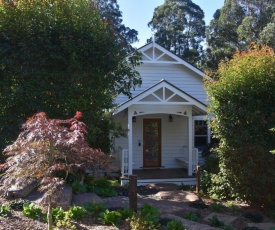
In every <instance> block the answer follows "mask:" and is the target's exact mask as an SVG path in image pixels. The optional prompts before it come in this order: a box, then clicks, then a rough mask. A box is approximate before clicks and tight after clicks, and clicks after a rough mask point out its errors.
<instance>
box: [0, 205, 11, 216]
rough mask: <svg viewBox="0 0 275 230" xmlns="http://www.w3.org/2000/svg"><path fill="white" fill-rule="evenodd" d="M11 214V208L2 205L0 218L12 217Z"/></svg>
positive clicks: (0, 206)
mask: <svg viewBox="0 0 275 230" xmlns="http://www.w3.org/2000/svg"><path fill="white" fill-rule="evenodd" d="M10 215H11V212H10V210H9V206H8V205H0V216H4V217H7V216H10Z"/></svg>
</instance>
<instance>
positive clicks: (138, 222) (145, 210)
mask: <svg viewBox="0 0 275 230" xmlns="http://www.w3.org/2000/svg"><path fill="white" fill-rule="evenodd" d="M129 221H130V226H131V228H132V230H150V229H158V227H159V225H160V224H159V212H158V210H157V209H156V208H155V207H152V206H150V205H149V204H144V205H143V206H142V207H141V208H140V209H139V211H138V213H136V214H134V215H133V217H132V218H130V220H129Z"/></svg>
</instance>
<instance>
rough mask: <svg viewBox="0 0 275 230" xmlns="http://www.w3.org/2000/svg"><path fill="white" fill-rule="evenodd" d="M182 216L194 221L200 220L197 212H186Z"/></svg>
mask: <svg viewBox="0 0 275 230" xmlns="http://www.w3.org/2000/svg"><path fill="white" fill-rule="evenodd" d="M183 218H184V219H187V220H191V221H195V222H199V221H200V217H199V214H198V213H195V212H186V213H184V215H183Z"/></svg>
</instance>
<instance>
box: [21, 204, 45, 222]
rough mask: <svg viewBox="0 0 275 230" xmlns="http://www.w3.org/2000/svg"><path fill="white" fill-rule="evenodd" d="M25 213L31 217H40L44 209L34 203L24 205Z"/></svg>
mask: <svg viewBox="0 0 275 230" xmlns="http://www.w3.org/2000/svg"><path fill="white" fill-rule="evenodd" d="M23 215H25V216H27V217H29V218H33V219H34V218H39V217H42V209H41V207H36V205H35V204H34V203H30V204H27V203H25V204H24V205H23Z"/></svg>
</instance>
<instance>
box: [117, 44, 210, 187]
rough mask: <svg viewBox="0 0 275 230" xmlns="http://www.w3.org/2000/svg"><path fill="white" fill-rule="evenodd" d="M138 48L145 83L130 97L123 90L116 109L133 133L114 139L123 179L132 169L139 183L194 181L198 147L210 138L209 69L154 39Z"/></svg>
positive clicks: (139, 67) (206, 142) (140, 70)
mask: <svg viewBox="0 0 275 230" xmlns="http://www.w3.org/2000/svg"><path fill="white" fill-rule="evenodd" d="M139 51H140V52H141V53H142V62H143V64H142V65H140V66H138V67H136V69H137V70H138V71H139V73H140V76H141V78H142V85H141V87H139V88H137V89H135V90H133V91H132V98H131V99H129V98H128V97H126V96H124V95H119V96H118V98H117V99H116V103H117V104H118V105H119V106H118V107H117V109H116V111H115V112H114V117H115V120H116V121H117V122H120V123H121V124H122V125H123V127H124V128H128V130H129V131H128V138H118V139H116V140H115V153H116V154H117V156H118V158H119V164H120V168H121V174H122V177H121V181H122V184H123V183H125V182H126V181H127V180H128V176H129V175H132V174H135V175H138V184H139V185H140V184H148V183H157V182H161V183H163V182H166V183H167V182H170V183H177V184H180V183H184V184H194V183H195V181H196V180H195V177H194V176H192V175H193V172H194V170H195V169H196V166H197V164H198V151H199V150H201V148H203V147H205V146H206V145H207V144H208V143H209V142H210V138H211V137H210V131H209V129H208V128H207V124H206V122H205V121H204V117H205V115H206V97H207V96H206V92H205V90H204V88H203V77H204V74H203V72H201V71H200V70H199V69H197V68H196V67H194V66H192V65H190V64H189V63H187V62H186V61H184V60H182V59H181V58H179V57H178V56H176V55H174V54H173V53H171V52H170V51H168V50H166V49H164V48H163V47H161V46H160V45H158V44H156V43H154V42H152V43H149V44H147V45H145V46H143V47H141V48H140V49H139ZM177 170H178V171H177ZM184 170H185V173H184ZM142 175H143V176H142ZM144 175H145V177H144Z"/></svg>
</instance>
